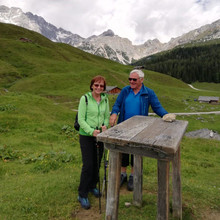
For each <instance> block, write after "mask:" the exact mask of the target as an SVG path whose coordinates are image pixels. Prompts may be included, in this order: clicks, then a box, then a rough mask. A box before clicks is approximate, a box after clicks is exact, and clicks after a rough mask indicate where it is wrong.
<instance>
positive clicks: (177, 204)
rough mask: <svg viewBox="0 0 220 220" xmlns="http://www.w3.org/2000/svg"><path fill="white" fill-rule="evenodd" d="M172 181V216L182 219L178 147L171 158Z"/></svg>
mask: <svg viewBox="0 0 220 220" xmlns="http://www.w3.org/2000/svg"><path fill="white" fill-rule="evenodd" d="M172 164H173V166H172V168H173V170H172V183H173V195H172V198H173V201H172V207H173V217H175V218H176V219H182V187H181V167H180V166H181V163H180V147H179V149H178V151H177V152H176V154H175V156H174V158H173V160H172Z"/></svg>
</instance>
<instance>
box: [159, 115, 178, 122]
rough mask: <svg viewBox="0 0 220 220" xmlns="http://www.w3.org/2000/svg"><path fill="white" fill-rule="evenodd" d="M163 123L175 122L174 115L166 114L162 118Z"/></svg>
mask: <svg viewBox="0 0 220 220" xmlns="http://www.w3.org/2000/svg"><path fill="white" fill-rule="evenodd" d="M162 119H163V120H164V121H168V122H173V121H175V120H176V115H175V114H173V113H168V114H166V115H164V116H163V118H162Z"/></svg>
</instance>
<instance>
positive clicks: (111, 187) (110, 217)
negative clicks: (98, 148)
mask: <svg viewBox="0 0 220 220" xmlns="http://www.w3.org/2000/svg"><path fill="white" fill-rule="evenodd" d="M120 177H121V153H119V152H115V151H112V150H110V151H109V173H108V192H107V204H106V216H105V219H106V220H117V219H118V203H119V189H120Z"/></svg>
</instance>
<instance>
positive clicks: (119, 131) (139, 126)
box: [97, 116, 154, 145]
mask: <svg viewBox="0 0 220 220" xmlns="http://www.w3.org/2000/svg"><path fill="white" fill-rule="evenodd" d="M142 117H144V118H147V117H146V116H142ZM142 117H138V116H137V117H136V116H135V118H134V117H132V120H131V118H130V119H128V120H126V121H124V122H123V123H120V124H118V125H116V126H114V127H112V128H109V129H107V130H106V131H104V132H102V133H100V134H99V135H98V136H97V140H99V141H102V142H107V143H117V144H121V145H126V144H127V143H129V141H130V139H131V138H133V137H135V136H136V135H137V134H139V133H140V131H142V130H143V129H145V128H146V127H148V126H151V124H152V123H153V122H154V118H153V117H149V118H148V121H147V122H148V123H146V121H145V120H143V118H142Z"/></svg>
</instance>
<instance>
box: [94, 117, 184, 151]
mask: <svg viewBox="0 0 220 220" xmlns="http://www.w3.org/2000/svg"><path fill="white" fill-rule="evenodd" d="M187 124H188V122H187V121H180V120H176V121H174V122H172V123H170V122H164V121H163V120H162V119H161V118H155V117H149V116H147V117H146V116H134V117H132V118H130V119H128V120H126V121H124V122H123V123H120V124H118V125H116V126H115V127H112V128H110V129H108V130H107V131H105V132H103V133H101V134H99V135H98V136H97V139H98V140H99V141H102V142H106V143H114V144H118V145H121V146H125V147H128V146H129V144H130V145H131V144H132V146H133V147H135V145H143V146H145V147H146V148H147V147H153V148H155V149H159V150H162V151H164V152H167V153H169V154H174V153H175V152H176V151H177V149H178V146H179V144H180V141H181V138H182V137H183V135H184V133H185V130H186V127H187Z"/></svg>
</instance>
